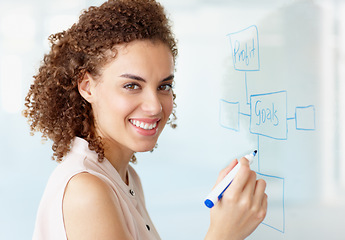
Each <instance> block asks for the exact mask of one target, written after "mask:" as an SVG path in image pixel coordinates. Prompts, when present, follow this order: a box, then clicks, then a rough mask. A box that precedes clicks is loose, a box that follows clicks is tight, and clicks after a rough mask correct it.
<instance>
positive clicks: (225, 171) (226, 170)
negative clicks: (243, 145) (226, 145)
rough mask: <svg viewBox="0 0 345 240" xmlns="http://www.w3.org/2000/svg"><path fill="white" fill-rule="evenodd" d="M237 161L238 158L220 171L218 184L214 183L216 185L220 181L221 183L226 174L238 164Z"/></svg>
mask: <svg viewBox="0 0 345 240" xmlns="http://www.w3.org/2000/svg"><path fill="white" fill-rule="evenodd" d="M237 163H238V160H237V159H235V160H233V161H232V162H231V163H230V164H229V165H228V166H227V167H226V168H224V169H223V170H222V171H220V172H219V175H218V179H217V181H216V184H215V185H214V187H215V186H216V185H217V184H218V183H220V182H221V181H222V180H223V178H225V176H226V175H227V174H228V173H229V172H230V171H231V170H232V169H233V168H234V167H235V166H236V165H237ZM214 187H213V188H214Z"/></svg>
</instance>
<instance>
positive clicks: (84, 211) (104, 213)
mask: <svg viewBox="0 0 345 240" xmlns="http://www.w3.org/2000/svg"><path fill="white" fill-rule="evenodd" d="M113 198H114V196H113V194H112V191H111V189H110V188H109V187H108V186H107V185H106V184H105V183H104V182H103V181H102V180H101V179H99V178H98V177H96V176H94V175H92V174H89V173H79V174H77V175H76V176H74V177H73V178H72V179H71V180H70V181H69V183H68V185H67V187H66V190H65V194H64V199H63V207H62V209H63V217H64V223H65V229H66V234H67V237H68V240H80V239H83V240H88V239H90V240H91V239H92V240H94V239H103V240H108V239H109V240H110V239H124V240H130V239H132V237H131V236H130V233H129V231H128V230H127V228H126V223H125V220H124V218H123V215H122V214H121V209H119V207H118V206H117V205H116V204H114V203H116V202H117V200H115V199H113ZM114 200H115V201H114Z"/></svg>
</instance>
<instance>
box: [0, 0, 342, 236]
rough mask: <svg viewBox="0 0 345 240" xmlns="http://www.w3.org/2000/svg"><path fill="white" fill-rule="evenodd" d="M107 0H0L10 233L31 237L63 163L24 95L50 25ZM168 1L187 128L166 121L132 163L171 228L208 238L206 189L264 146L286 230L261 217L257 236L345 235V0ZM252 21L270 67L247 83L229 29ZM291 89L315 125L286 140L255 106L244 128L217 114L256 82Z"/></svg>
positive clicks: (0, 180) (0, 208)
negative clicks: (37, 130)
mask: <svg viewBox="0 0 345 240" xmlns="http://www.w3.org/2000/svg"><path fill="white" fill-rule="evenodd" d="M101 2H102V1H90V0H61V1H52V0H49V1H48V0H36V1H33V0H31V1H24V0H22V1H20V0H11V1H10V0H1V2H0V62H1V64H2V65H0V73H1V74H0V83H1V84H0V133H1V143H0V153H1V157H0V162H1V167H0V239H16V240H17V239H18V240H22V239H31V235H32V232H33V227H34V221H35V214H36V211H37V207H38V204H39V201H40V198H41V195H42V193H43V190H44V187H45V184H46V182H47V180H48V177H49V175H50V173H51V171H52V170H53V169H54V167H55V166H56V163H55V162H53V161H52V160H50V159H51V154H52V151H51V145H50V142H47V143H45V144H43V145H41V139H40V135H39V134H36V135H35V136H34V137H32V136H30V134H29V128H28V126H27V124H26V120H25V119H24V117H22V116H21V114H20V109H18V110H16V108H17V106H18V104H16V101H18V99H19V101H20V106H22V104H23V99H24V96H25V95H26V92H27V90H28V87H29V85H30V83H31V81H32V75H34V74H35V72H36V70H37V68H38V66H39V61H40V60H41V58H42V56H43V53H44V52H46V51H47V50H48V45H47V37H48V36H49V34H51V33H54V32H57V31H60V30H62V29H65V28H66V27H68V26H70V25H71V24H72V23H73V22H74V21H75V20H76V19H77V16H78V15H79V13H80V10H81V9H83V8H86V7H87V6H89V5H92V4H94V5H99V4H100V3H101ZM161 2H162V4H163V5H164V6H165V7H166V9H167V11H168V12H169V14H170V15H171V19H172V20H173V22H174V24H173V26H174V29H175V33H176V37H177V38H178V39H179V53H180V54H179V57H178V60H177V72H176V93H177V105H178V108H177V116H178V128H177V129H175V130H172V129H170V128H169V127H167V128H166V130H165V132H164V133H163V134H162V136H161V138H160V140H159V147H158V149H156V150H155V151H154V152H153V153H142V154H138V155H137V158H138V164H137V165H135V166H134V167H135V168H136V169H137V171H138V172H139V174H140V176H141V178H142V182H143V185H144V191H145V196H146V203H147V207H148V210H149V212H150V214H151V217H152V219H153V221H154V223H155V225H156V227H157V229H158V231H159V233H160V235H161V237H162V239H165V240H169V239H170V240H175V239H179V240H184V239H185V240H193V239H203V237H204V235H205V233H206V231H207V228H208V224H209V210H208V209H207V208H206V207H205V206H204V205H203V198H204V197H205V196H206V195H207V194H208V192H209V190H210V189H211V188H212V186H213V183H214V182H215V180H216V178H217V175H218V172H219V170H220V169H222V168H223V167H225V166H226V165H227V164H228V163H229V162H230V161H231V160H232V159H233V158H236V157H241V156H242V155H244V154H247V153H248V152H250V151H252V150H253V149H254V148H257V147H258V146H259V151H260V170H261V172H262V173H265V174H269V175H274V176H278V177H282V178H284V180H285V189H284V192H285V196H284V201H285V202H284V203H285V205H284V208H285V216H284V221H285V223H284V233H282V232H279V231H276V230H274V229H272V228H270V227H268V226H266V225H260V226H259V228H258V229H257V231H256V232H255V233H254V234H253V236H252V237H250V238H249V239H274V240H279V239H315V240H316V239H320V240H321V239H327V238H329V239H344V236H345V234H344V233H343V229H342V227H343V223H342V218H341V216H342V215H343V213H344V212H345V201H344V199H345V198H344V196H345V191H344V189H345V181H344V178H342V174H344V173H345V167H344V165H345V159H344V158H343V157H342V156H341V150H342V149H344V134H343V133H342V131H344V130H343V126H342V122H344V121H343V120H345V117H344V116H343V114H344V113H343V112H342V109H345V106H344V105H345V103H344V99H342V94H341V93H342V92H341V90H342V89H343V87H342V81H343V79H344V78H343V77H344V74H343V72H342V71H341V68H344V52H345V51H344V47H343V46H342V44H340V43H341V42H344V40H345V37H344V36H345V27H344V24H343V22H345V19H344V16H345V14H344V13H345V12H344V9H345V8H344V1H308V0H296V1H290V0H265V1H256V0H247V1H235V0H232V1H231V0H228V1H226V0H224V1H221V0H217V1H211V0H203V1H202V0H190V1H182V0H174V1H168V0H164V1H163V0H162V1H161ZM13 16H14V17H13ZM11 19H17V20H18V22H21V24H13V23H12V22H11V21H10V20H11ZM251 25H256V26H257V27H258V32H259V45H260V46H259V47H260V71H257V72H251V73H247V85H245V84H244V73H243V72H239V71H236V70H235V69H234V67H233V65H232V58H231V50H230V42H229V38H228V37H227V34H229V33H232V32H237V31H240V30H242V29H245V28H247V27H249V26H251ZM8 59H12V60H11V61H8ZM6 62H12V63H13V62H15V63H17V64H14V65H15V66H17V69H13V70H12V72H11V73H12V74H13V79H18V82H16V84H17V85H18V86H17V87H15V91H12V89H13V87H12V86H11V84H9V82H10V81H12V78H11V77H9V76H11V74H10V75H8V68H6V66H7V65H6ZM12 66H13V65H12ZM6 69H7V71H5V70H6ZM6 72H7V73H6ZM340 79H342V81H340ZM246 86H247V89H246ZM282 90H284V91H287V95H288V96H287V98H288V100H287V101H288V106H287V108H288V110H287V111H288V115H289V117H291V116H294V113H295V108H296V107H297V106H308V105H314V106H315V109H316V116H315V118H316V130H315V131H299V130H296V128H295V122H294V121H288V139H287V140H284V141H279V140H274V139H271V138H265V137H260V138H258V137H257V136H256V135H254V134H251V133H250V132H249V126H250V121H249V118H248V117H245V116H240V129H239V131H238V132H236V131H232V130H230V129H226V128H223V127H221V125H220V124H219V101H220V99H224V100H226V101H229V102H239V103H240V107H241V111H243V112H247V113H249V108H248V105H246V102H247V99H246V91H247V92H248V94H249V95H252V94H263V93H269V92H276V91H282ZM8 93H10V94H9V95H6V94H8ZM3 96H8V98H7V99H10V100H8V101H7V100H6V101H5V100H4V99H3ZM9 108H10V110H11V109H12V110H13V112H12V111H11V112H9V111H8V109H9ZM253 169H254V170H257V169H258V164H257V163H256V164H254V165H253ZM343 170H344V171H343ZM278 190H281V189H278ZM273 195H274V193H273ZM272 199H275V197H274V196H272ZM279 204H280V203H279V202H278V203H277V205H275V204H274V202H273V203H272V204H271V205H270V206H269V209H270V211H271V213H272V214H273V215H275V214H277V216H280V214H281V205H279ZM229 217H231V216H229Z"/></svg>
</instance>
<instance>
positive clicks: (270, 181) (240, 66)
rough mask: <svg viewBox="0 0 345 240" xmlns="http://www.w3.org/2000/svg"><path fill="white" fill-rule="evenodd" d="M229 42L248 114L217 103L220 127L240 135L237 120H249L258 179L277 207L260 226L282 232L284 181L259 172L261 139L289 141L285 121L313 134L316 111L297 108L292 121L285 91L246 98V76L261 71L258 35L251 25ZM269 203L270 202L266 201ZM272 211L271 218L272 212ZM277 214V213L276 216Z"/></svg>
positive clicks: (227, 103)
mask: <svg viewBox="0 0 345 240" xmlns="http://www.w3.org/2000/svg"><path fill="white" fill-rule="evenodd" d="M227 36H228V37H229V39H230V44H231V52H232V60H233V66H234V68H235V70H237V71H242V72H244V74H245V76H244V78H245V79H244V80H245V86H246V87H245V89H246V99H247V103H246V104H247V105H250V112H249V113H244V112H242V111H241V107H240V106H241V105H240V102H230V101H227V100H225V99H221V100H220V116H219V121H220V125H221V126H222V127H224V128H227V129H230V130H233V131H240V118H241V116H243V117H249V118H250V126H249V131H250V133H251V134H254V135H257V146H258V150H259V151H258V153H259V154H258V158H257V159H258V171H257V174H258V177H260V178H263V179H264V180H265V181H266V182H267V191H270V188H271V189H273V190H274V191H271V192H270V194H272V195H274V197H273V198H274V199H275V201H276V202H279V206H278V207H276V208H275V209H270V208H269V209H268V212H267V216H266V218H265V220H264V222H263V223H262V224H264V225H266V226H268V227H270V228H272V229H275V230H277V231H279V232H282V233H284V232H285V203H284V201H285V199H284V194H285V188H284V182H285V179H284V177H281V176H272V175H267V174H265V173H263V172H262V170H261V169H260V149H259V147H260V146H259V143H260V137H267V138H272V139H275V140H287V139H288V121H293V120H294V121H295V126H296V130H303V131H307V130H311V131H312V130H315V107H314V105H309V106H297V107H296V108H295V114H294V117H288V112H287V109H288V108H287V106H288V105H287V104H288V100H287V99H288V98H287V95H288V94H287V91H286V90H282V91H277V92H269V93H260V94H255V95H250V96H248V87H247V72H253V71H260V55H259V35H258V28H257V26H255V25H253V26H250V27H248V28H246V29H243V30H241V31H238V32H234V33H230V34H228V35H227ZM269 199H270V198H269ZM270 211H274V214H272V212H270ZM277 211H278V212H277Z"/></svg>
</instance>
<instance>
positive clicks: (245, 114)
mask: <svg viewBox="0 0 345 240" xmlns="http://www.w3.org/2000/svg"><path fill="white" fill-rule="evenodd" d="M239 114H240V115H243V116H247V117H250V114H247V113H241V112H239Z"/></svg>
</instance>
